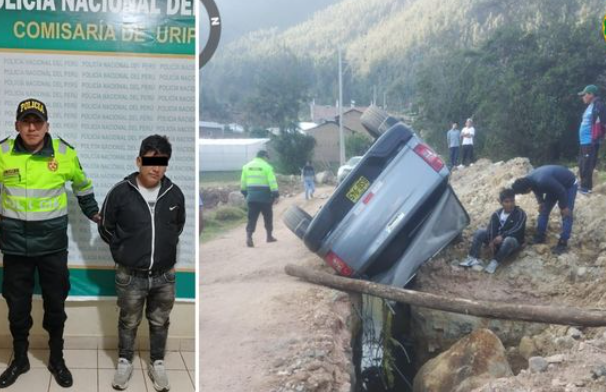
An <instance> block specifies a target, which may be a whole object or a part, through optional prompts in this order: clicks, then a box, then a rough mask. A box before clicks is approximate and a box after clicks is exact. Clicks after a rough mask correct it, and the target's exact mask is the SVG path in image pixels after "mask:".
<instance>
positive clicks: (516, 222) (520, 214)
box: [459, 189, 526, 274]
mask: <svg viewBox="0 0 606 392" xmlns="http://www.w3.org/2000/svg"><path fill="white" fill-rule="evenodd" d="M499 202H500V203H501V207H502V208H499V209H498V210H496V211H495V212H494V213H493V214H492V216H491V217H490V223H489V224H488V228H486V229H479V230H477V231H476V232H475V233H474V235H473V242H472V244H471V249H470V250H469V255H468V256H467V258H466V259H465V260H464V261H463V262H462V263H460V264H459V265H460V266H462V267H473V268H474V269H475V268H478V267H479V268H483V263H482V261H481V260H480V248H481V247H482V244H487V245H488V246H489V247H490V249H491V250H492V253H493V255H494V257H493V259H492V260H491V261H490V263H489V264H488V266H487V267H486V268H485V269H484V271H485V272H487V273H489V274H494V272H495V271H496V269H497V267H498V266H499V264H500V263H501V262H503V260H505V259H506V258H507V257H508V256H509V255H511V254H512V253H513V252H514V251H516V250H517V249H518V248H519V247H520V246H521V245H522V244H523V243H524V234H525V231H526V213H525V212H524V210H522V209H521V208H520V207H518V206H516V194H515V192H514V191H513V189H503V190H502V191H501V193H500V194H499Z"/></svg>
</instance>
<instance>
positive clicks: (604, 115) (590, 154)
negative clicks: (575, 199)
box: [579, 84, 606, 195]
mask: <svg viewBox="0 0 606 392" xmlns="http://www.w3.org/2000/svg"><path fill="white" fill-rule="evenodd" d="M579 95H581V96H582V99H583V102H584V103H585V105H587V108H585V111H584V112H583V116H582V118H581V125H580V126H579V145H580V148H579V177H581V186H580V188H579V192H580V193H581V194H583V195H588V194H590V193H591V191H592V189H593V171H594V169H595V168H596V165H597V163H598V152H599V150H600V145H601V143H602V141H603V140H604V133H605V131H606V106H605V105H604V102H603V101H602V99H601V98H600V97H599V96H598V87H597V86H595V85H593V84H590V85H589V86H586V87H585V88H584V89H583V91H581V92H580V93H579Z"/></svg>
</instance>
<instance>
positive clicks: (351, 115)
mask: <svg viewBox="0 0 606 392" xmlns="http://www.w3.org/2000/svg"><path fill="white" fill-rule="evenodd" d="M360 117H362V113H360V112H358V111H357V110H351V111H349V112H347V113H345V114H344V115H343V125H344V126H346V127H347V128H349V129H351V130H352V131H355V132H357V133H359V134H360V135H363V136H366V137H369V138H370V135H369V134H368V131H366V128H364V126H363V125H362V122H361V121H360Z"/></svg>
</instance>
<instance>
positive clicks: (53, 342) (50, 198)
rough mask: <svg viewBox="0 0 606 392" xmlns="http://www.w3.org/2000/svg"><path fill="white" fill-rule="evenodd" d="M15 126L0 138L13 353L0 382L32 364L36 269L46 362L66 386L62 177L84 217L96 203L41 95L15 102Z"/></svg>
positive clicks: (5, 288) (2, 245)
mask: <svg viewBox="0 0 606 392" xmlns="http://www.w3.org/2000/svg"><path fill="white" fill-rule="evenodd" d="M15 129H16V130H17V132H18V133H19V134H18V135H17V137H16V138H14V139H13V138H6V139H4V140H2V141H0V183H1V184H2V190H1V191H0V199H1V203H2V220H1V224H0V228H1V231H2V236H0V249H2V253H3V257H4V263H3V264H4V277H3V281H2V296H3V297H4V298H5V299H6V303H7V305H8V320H9V325H10V331H11V334H12V336H13V359H12V361H11V364H10V365H9V366H8V368H7V369H6V370H5V371H4V372H3V373H2V375H0V388H6V387H8V386H10V385H12V384H13V383H14V382H15V381H16V380H17V378H18V377H19V376H20V375H21V374H23V373H26V372H27V371H28V370H29V369H30V364H29V359H28V356H27V350H28V347H29V341H28V337H29V330H30V329H31V327H32V324H33V321H32V317H31V310H32V294H33V291H34V277H35V275H36V270H37V271H38V280H39V283H40V287H41V288H42V298H43V300H44V321H43V324H42V325H43V327H44V329H46V331H47V332H48V334H49V340H48V345H49V348H50V358H49V361H48V370H49V371H50V372H51V373H52V374H53V376H54V378H55V380H56V381H57V383H58V384H59V385H60V386H62V387H65V388H67V387H71V386H72V384H73V379H72V374H71V372H70V371H69V369H68V368H67V366H66V364H65V361H64V358H63V332H64V326H65V320H66V319H67V314H66V313H65V300H66V298H67V295H68V293H69V290H70V282H69V270H68V267H67V247H68V240H67V225H68V217H67V210H68V208H67V193H66V191H65V184H66V182H68V181H69V182H71V183H72V189H73V191H74V194H75V195H76V197H77V199H78V204H79V205H80V209H81V210H82V212H83V213H84V215H86V217H88V218H89V219H90V220H92V221H95V222H99V219H100V218H99V213H98V212H99V207H98V205H97V201H96V200H95V195H94V193H93V184H92V181H91V180H90V179H89V178H88V177H87V176H86V174H85V173H84V171H83V170H82V166H81V165H80V161H79V160H78V156H77V154H76V151H75V150H74V148H73V147H72V146H70V145H69V144H68V143H67V142H65V141H64V140H62V139H60V138H58V139H55V138H53V137H51V135H50V133H49V129H50V124H49V123H48V110H47V107H46V105H45V104H44V103H42V102H40V101H39V100H37V99H33V98H30V99H26V100H25V101H22V102H21V103H19V105H18V106H17V119H16V122H15Z"/></svg>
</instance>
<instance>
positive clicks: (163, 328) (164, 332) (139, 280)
mask: <svg viewBox="0 0 606 392" xmlns="http://www.w3.org/2000/svg"><path fill="white" fill-rule="evenodd" d="M116 295H117V296H118V307H119V308H120V319H119V321H118V355H119V356H120V358H125V359H128V360H129V361H132V360H133V357H134V354H135V350H134V348H135V341H136V339H137V329H138V328H139V324H141V318H142V317H143V307H144V306H145V305H146V302H147V306H146V308H145V317H147V321H148V322H149V345H150V350H149V351H150V359H151V361H152V362H153V361H157V360H163V359H164V353H165V350H166V340H167V338H168V326H169V324H170V320H169V316H170V312H171V310H172V309H173V305H174V304H175V270H174V269H171V270H169V271H167V272H165V273H163V274H159V275H157V276H152V277H147V276H145V277H144V276H141V275H139V274H133V273H131V271H130V270H129V269H127V268H125V267H122V266H118V267H117V268H116Z"/></svg>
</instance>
